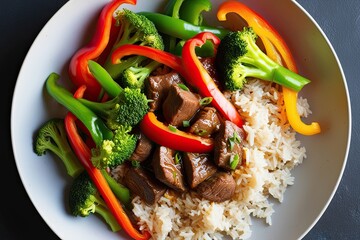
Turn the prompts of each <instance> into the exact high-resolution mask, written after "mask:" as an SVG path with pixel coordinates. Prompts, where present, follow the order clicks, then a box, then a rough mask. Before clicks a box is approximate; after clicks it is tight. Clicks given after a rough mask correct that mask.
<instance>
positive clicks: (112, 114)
mask: <svg viewBox="0 0 360 240" xmlns="http://www.w3.org/2000/svg"><path fill="white" fill-rule="evenodd" d="M122 4H132V5H136V0H111V1H110V2H109V3H108V4H106V5H105V6H104V7H103V9H102V11H101V14H100V16H99V18H98V22H97V26H96V32H95V34H94V36H93V38H92V40H91V41H90V42H89V43H88V44H87V45H85V46H84V47H82V48H81V49H79V50H78V51H77V52H76V53H75V54H74V55H73V56H72V58H71V61H70V64H69V78H70V80H71V82H72V83H73V86H74V88H76V90H75V91H72V90H70V89H67V88H65V87H63V86H61V85H60V84H59V83H58V80H59V78H60V77H61V76H60V75H59V74H57V73H55V72H52V73H50V74H49V76H48V78H47V79H46V82H45V86H46V89H47V93H48V94H49V95H51V96H52V97H53V99H54V100H55V101H57V102H58V103H59V104H61V105H62V106H64V107H65V108H66V109H67V110H68V113H67V114H66V116H64V118H63V119H59V118H56V119H50V120H48V121H47V122H45V123H44V124H43V125H42V126H41V127H40V128H39V129H38V131H37V134H36V138H35V141H34V152H35V153H36V154H37V155H39V156H41V155H44V154H45V153H46V152H47V151H50V152H53V153H54V154H56V155H57V156H58V157H59V158H60V159H61V160H62V161H63V163H64V166H65V168H66V170H67V173H68V174H69V175H70V176H71V177H73V179H74V180H73V183H72V187H71V191H70V196H69V207H70V210H71V214H73V215H74V216H82V217H86V216H88V215H89V214H91V213H97V214H99V216H102V217H103V218H104V220H105V221H106V222H107V223H108V224H109V227H110V229H111V230H112V231H114V232H116V231H119V230H120V229H123V230H124V231H125V232H126V233H127V234H128V235H129V236H130V237H131V238H134V239H149V238H150V237H151V235H150V233H149V232H147V231H140V230H139V229H138V228H137V226H136V224H135V223H133V222H132V219H131V217H130V215H129V212H130V211H131V195H132V193H131V189H129V187H128V186H124V185H122V184H121V183H119V182H117V181H116V180H115V179H114V178H113V177H112V176H111V174H110V172H109V171H110V170H111V169H113V168H115V167H117V166H119V165H122V164H127V163H130V164H131V167H133V168H138V167H139V166H140V165H141V164H142V163H141V162H140V161H136V160H131V158H130V157H131V156H132V154H134V152H135V150H136V147H137V145H138V144H139V141H140V137H139V136H140V134H139V132H140V133H141V134H143V135H145V137H146V138H148V139H149V140H150V141H152V142H154V143H156V144H158V145H160V146H165V147H167V148H169V149H172V150H174V151H175V157H174V158H175V161H178V162H179V161H181V158H182V156H181V155H180V154H179V153H182V152H187V153H209V152H212V151H216V149H215V150H214V148H215V141H216V140H215V139H214V134H213V133H212V132H209V130H204V129H200V130H196V131H189V128H190V126H191V124H192V121H193V115H194V113H189V114H190V115H189V116H190V117H189V116H185V117H182V118H180V117H178V116H177V119H174V118H175V117H174V115H173V111H174V108H175V105H176V101H177V100H176V97H177V96H176V94H180V93H181V94H184V95H186V94H189V92H194V93H195V94H194V96H191V98H193V99H195V100H194V105H197V106H198V107H197V109H196V110H194V111H195V112H197V111H198V109H202V108H205V107H208V106H211V107H212V108H214V109H215V110H216V111H217V112H218V113H219V115H220V118H222V119H223V120H224V121H228V122H229V123H231V124H233V125H234V127H233V129H236V131H234V133H232V135H231V136H230V137H229V138H228V139H227V142H228V144H229V146H230V147H229V149H230V151H235V150H234V149H235V148H236V146H241V141H242V139H241V135H242V131H241V128H242V126H243V124H244V122H243V119H242V117H241V116H240V114H239V112H238V110H237V109H236V108H235V107H234V105H233V104H232V103H231V102H230V101H229V99H228V98H227V96H226V94H225V92H226V91H237V90H241V89H242V87H243V86H244V84H245V83H246V82H247V81H248V79H251V78H258V79H262V80H264V81H272V82H274V84H278V85H280V86H281V87H282V91H283V94H284V102H285V108H286V109H285V110H286V114H287V118H288V121H289V124H290V125H291V126H292V128H293V129H294V130H295V131H297V132H298V133H299V134H303V135H314V134H318V133H319V132H320V126H319V124H318V123H316V122H314V123H312V124H310V125H308V124H305V123H304V122H302V120H301V118H300V115H299V114H298V112H297V109H296V102H297V95H298V92H299V91H301V89H302V88H303V87H304V86H306V85H307V84H309V83H310V80H308V79H306V78H305V77H303V76H301V75H299V74H298V73H297V68H296V64H295V62H294V59H293V58H292V55H291V52H290V50H289V48H288V47H287V45H286V43H285V41H284V40H283V39H282V38H281V36H280V35H279V34H278V32H277V31H276V30H275V29H274V28H273V27H272V26H271V25H270V24H269V23H267V22H266V20H265V19H264V18H262V17H261V16H260V15H259V14H257V13H256V12H255V11H253V10H252V9H250V8H249V7H247V6H246V5H244V4H243V3H241V2H238V1H232V0H228V1H225V2H223V3H222V4H221V5H220V7H219V8H218V9H217V18H218V20H219V21H220V22H223V21H226V17H227V14H228V13H236V14H238V15H239V16H240V17H242V18H243V19H244V20H245V21H246V23H247V25H246V26H242V27H241V28H240V27H239V30H231V29H225V28H220V27H213V26H208V25H206V21H205V19H204V17H203V13H204V12H207V11H210V10H211V9H212V4H211V1H209V0H196V1H195V0H169V1H168V3H167V5H166V7H165V9H164V10H163V12H159V13H154V12H133V11H130V10H128V9H126V8H120V7H122ZM240 25H241V24H240V23H239V26H240ZM259 41H260V42H261V43H262V44H261V45H259ZM203 59H212V60H213V61H212V62H211V64H213V65H212V67H213V69H215V70H216V75H215V74H214V73H213V72H211V71H209V69H208V68H207V67H206V66H205V65H204V63H203V61H202V60H203ZM170 71H171V72H176V74H178V75H179V76H181V78H182V79H183V80H184V81H183V82H178V83H176V84H175V85H176V87H172V88H171V90H169V93H168V94H169V95H170V94H171V93H170V91H175V93H174V94H175V96H174V97H173V98H172V99H171V102H170V105H168V106H169V107H163V108H162V111H163V112H161V111H160V110H159V109H161V107H159V106H158V105H156V104H158V100H159V99H157V98H158V97H159V96H157V95H150V94H148V93H147V91H146V88H147V81H148V78H149V77H150V76H153V75H156V74H159V73H161V72H170ZM64 77H65V76H64ZM162 101H164V100H162ZM169 101H170V100H169ZM189 108H190V107H189ZM178 111H185V110H182V109H181V110H178ZM189 111H190V110H189ZM237 129H238V130H237ZM234 146H235V147H234ZM241 162H242V160H241V154H239V153H236V154H234V155H232V156H231V157H230V160H229V162H226V163H221V164H222V165H221V164H220V163H219V164H218V166H219V167H221V168H225V169H226V170H228V171H232V170H235V169H236V168H238V166H240V165H241ZM174 174H175V173H174ZM173 177H174V178H176V176H175V175H174V176H173Z"/></svg>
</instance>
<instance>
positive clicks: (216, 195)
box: [118, 58, 244, 205]
mask: <svg viewBox="0 0 360 240" xmlns="http://www.w3.org/2000/svg"><path fill="white" fill-rule="evenodd" d="M201 62H202V64H203V65H204V67H205V68H206V69H207V71H208V72H209V73H210V74H211V75H213V77H214V79H216V72H215V68H214V67H213V59H212V58H203V59H201ZM160 72H161V73H160V74H157V75H151V76H149V77H148V78H147V79H146V82H145V93H146V95H147V97H148V99H151V101H150V102H149V105H150V111H152V112H154V113H156V115H157V117H158V118H160V119H161V120H162V121H163V122H164V123H166V124H168V125H169V126H173V127H175V128H176V129H181V130H182V131H185V132H188V133H190V134H193V135H197V136H201V137H204V138H213V139H215V141H214V150H213V151H212V152H209V153H196V152H180V151H176V150H173V149H170V148H168V147H166V146H161V145H158V144H156V143H154V142H152V141H151V140H150V139H148V138H147V137H146V136H145V135H144V134H143V133H141V132H139V134H138V136H139V137H138V143H137V146H136V149H135V151H134V153H133V154H132V156H131V157H130V159H129V160H130V161H131V163H132V164H126V165H125V166H124V165H123V166H119V168H122V170H121V171H118V173H120V178H118V180H119V181H121V182H122V183H123V184H124V185H125V186H127V187H128V188H129V189H130V191H131V193H132V194H133V196H139V197H140V198H141V199H143V201H145V202H146V203H147V204H149V205H151V204H154V203H156V202H157V201H158V200H159V199H160V197H161V196H162V195H163V194H165V192H166V191H171V192H172V193H175V194H182V193H186V192H189V191H191V192H192V193H194V194H195V196H197V197H199V198H204V199H207V200H209V201H214V202H223V201H226V200H229V199H231V197H232V196H233V194H234V192H235V181H234V178H233V177H232V174H231V173H232V171H234V170H236V169H238V168H239V167H240V166H241V164H242V157H243V139H244V131H243V130H242V129H241V128H239V127H238V126H236V125H235V124H234V123H232V122H231V121H228V120H224V119H222V117H221V116H220V114H219V113H218V112H217V110H216V109H215V108H214V107H212V106H211V104H210V103H211V101H208V100H209V99H202V98H201V96H200V95H199V94H198V93H197V92H196V90H194V89H191V88H190V87H188V86H186V85H185V83H184V81H183V80H182V79H181V76H180V75H179V74H178V73H176V72H173V71H168V72H163V71H160ZM219 88H221V86H219Z"/></svg>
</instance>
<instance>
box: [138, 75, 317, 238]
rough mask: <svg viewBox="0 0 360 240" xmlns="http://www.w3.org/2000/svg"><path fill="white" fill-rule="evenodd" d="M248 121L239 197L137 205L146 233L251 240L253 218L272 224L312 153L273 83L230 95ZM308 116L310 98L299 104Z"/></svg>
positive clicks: (256, 83) (237, 174)
mask: <svg viewBox="0 0 360 240" xmlns="http://www.w3.org/2000/svg"><path fill="white" fill-rule="evenodd" d="M229 97H230V99H231V101H232V102H233V103H234V104H235V105H236V107H237V108H238V109H239V112H240V114H241V115H242V116H243V118H244V120H245V121H246V123H245V125H244V130H245V132H246V134H247V137H246V142H245V161H246V164H245V165H244V166H243V167H242V168H241V169H239V170H236V171H235V172H234V174H233V176H234V178H235V180H236V184H237V186H236V191H235V196H234V197H233V198H232V199H231V200H229V201H225V202H222V203H213V202H209V201H207V200H202V199H198V198H196V197H194V196H192V195H191V194H190V193H186V194H184V195H183V197H174V196H171V195H169V194H165V195H164V196H163V197H162V198H161V199H160V201H159V202H158V203H157V204H155V205H153V206H148V205H146V204H145V203H144V202H143V201H141V199H140V198H139V197H137V198H135V199H134V200H133V203H134V210H133V212H134V214H135V215H136V216H137V217H139V219H140V222H139V225H140V226H141V229H147V230H149V231H150V232H151V233H152V236H153V237H152V239H209V240H210V239H222V238H223V237H224V236H225V235H228V236H230V237H232V238H233V239H248V238H250V236H251V221H252V218H254V217H256V218H262V219H264V220H265V221H266V223H267V224H269V225H271V215H272V214H273V213H274V209H273V205H272V203H271V201H270V200H271V199H277V200H278V201H279V202H282V201H283V198H284V192H285V190H286V188H287V186H289V185H292V184H293V183H294V177H292V176H291V170H292V169H293V168H294V167H295V166H297V165H299V164H300V163H301V162H302V161H303V159H304V158H306V150H305V148H304V147H303V146H301V143H300V142H299V141H298V140H297V139H296V134H295V132H294V131H293V130H292V129H291V127H290V126H289V124H288V122H287V119H286V114H285V112H284V107H283V104H284V103H283V98H282V93H281V91H278V89H277V88H275V87H274V85H272V84H271V83H269V82H265V81H261V80H251V81H249V82H248V84H246V86H245V88H244V89H243V90H242V91H237V92H233V93H231V94H229ZM298 105H299V106H298V109H299V112H300V113H301V115H302V116H304V117H306V116H308V115H309V114H311V111H310V110H309V105H308V103H307V101H306V99H302V98H301V99H299V101H298Z"/></svg>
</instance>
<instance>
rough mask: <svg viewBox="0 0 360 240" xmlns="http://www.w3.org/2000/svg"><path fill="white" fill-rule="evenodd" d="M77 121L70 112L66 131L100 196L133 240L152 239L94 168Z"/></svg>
mask: <svg viewBox="0 0 360 240" xmlns="http://www.w3.org/2000/svg"><path fill="white" fill-rule="evenodd" d="M85 89H86V87H80V88H79V90H78V91H77V92H75V94H74V97H76V98H79V97H82V95H83V93H84V91H85ZM76 121H77V118H76V116H75V115H74V114H72V113H71V112H68V113H67V115H66V117H65V120H64V122H65V129H66V132H67V135H68V138H69V142H70V145H71V147H72V149H73V150H74V153H75V155H76V156H77V157H78V159H79V161H80V163H81V164H82V166H83V167H84V169H85V170H86V171H87V173H88V174H89V176H90V178H91V180H92V181H93V183H94V184H95V186H96V188H97V189H98V191H99V193H100V195H101V196H102V197H103V199H104V201H105V203H106V205H107V206H108V208H109V210H110V211H111V213H112V214H113V215H114V217H115V219H116V220H117V222H118V223H119V225H120V226H121V228H122V229H123V230H124V231H125V232H126V233H127V234H128V235H129V236H130V237H131V238H133V239H138V240H145V239H149V238H150V233H149V232H147V231H145V232H144V233H140V232H139V231H138V230H137V229H136V228H134V226H133V225H132V223H131V221H130V219H129V217H128V216H127V214H126V212H125V211H124V209H123V208H122V206H121V204H120V203H119V201H118V199H117V198H116V196H115V195H114V193H113V192H112V191H111V188H110V186H109V185H108V183H107V181H106V178H105V177H104V175H103V174H102V172H101V170H100V169H97V168H96V167H94V166H93V164H92V162H91V160H90V159H91V150H90V149H89V147H88V146H87V145H86V143H85V142H84V141H83V139H82V137H81V136H80V134H79V132H78V128H77V124H76Z"/></svg>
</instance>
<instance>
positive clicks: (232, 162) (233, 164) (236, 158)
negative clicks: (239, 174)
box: [230, 154, 240, 170]
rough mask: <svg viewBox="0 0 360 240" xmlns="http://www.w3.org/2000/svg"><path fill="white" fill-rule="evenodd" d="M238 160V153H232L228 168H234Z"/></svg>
mask: <svg viewBox="0 0 360 240" xmlns="http://www.w3.org/2000/svg"><path fill="white" fill-rule="evenodd" d="M239 161H240V157H239V154H235V155H232V156H231V157H230V168H231V169H232V170H235V169H236V167H237V165H238V164H239Z"/></svg>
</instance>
